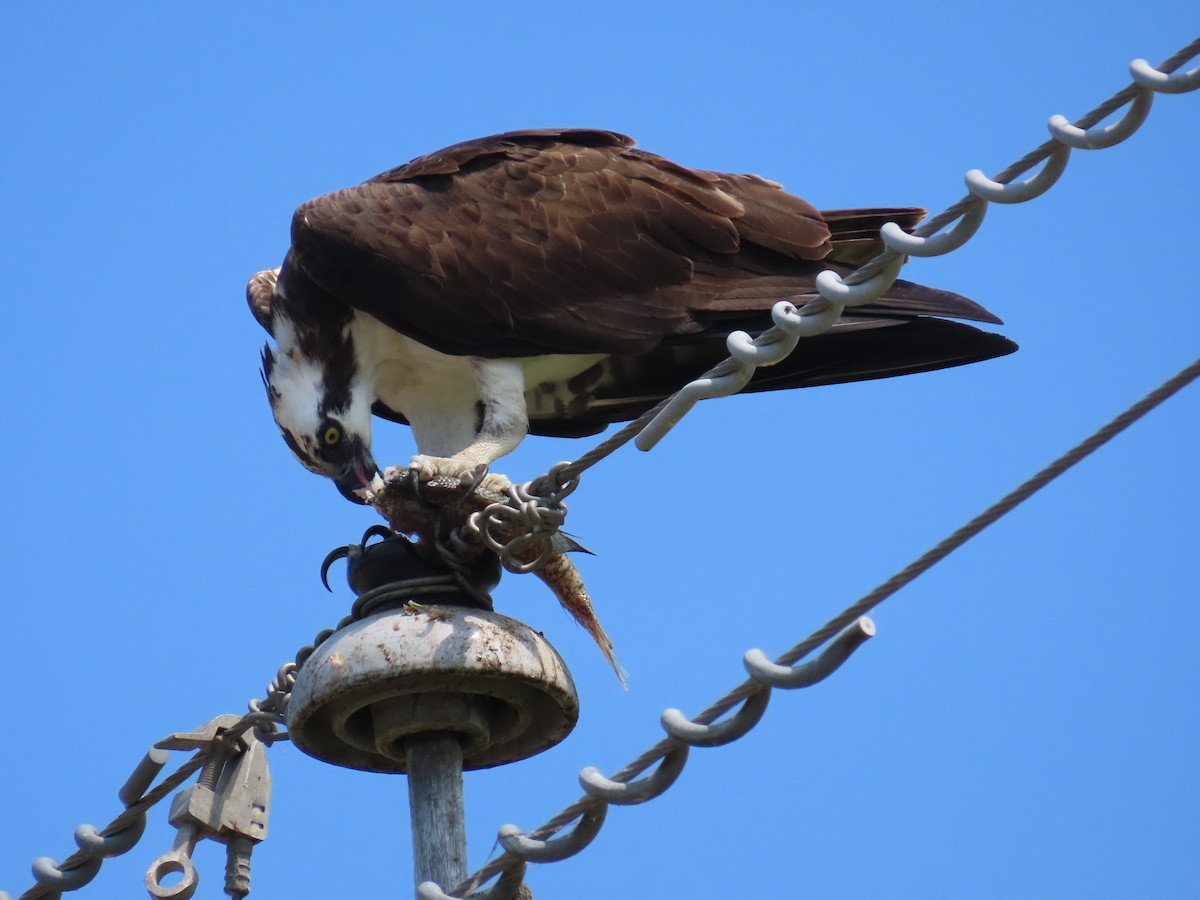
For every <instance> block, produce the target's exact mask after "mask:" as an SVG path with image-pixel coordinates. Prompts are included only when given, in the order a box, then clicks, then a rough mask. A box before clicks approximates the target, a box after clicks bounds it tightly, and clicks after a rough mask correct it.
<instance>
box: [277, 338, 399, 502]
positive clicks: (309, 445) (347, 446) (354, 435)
mask: <svg viewBox="0 0 1200 900" xmlns="http://www.w3.org/2000/svg"><path fill="white" fill-rule="evenodd" d="M262 360H263V366H262V377H263V384H264V385H265V386H266V388H267V399H268V400H269V401H270V403H271V412H272V413H274V415H275V423H276V424H277V425H278V426H279V431H280V433H281V434H282V435H283V440H284V441H285V442H286V443H287V445H288V447H290V448H291V450H292V453H294V454H295V455H296V459H298V460H299V461H300V464H301V465H302V466H304V468H306V469H308V470H309V471H310V472H316V473H317V474H318V475H324V476H325V477H326V478H330V479H332V480H333V483H334V484H335V485H337V489H338V491H340V492H341V494H342V496H343V497H345V498H346V499H347V500H351V501H353V502H355V503H362V502H364V501H363V500H362V499H360V498H359V497H358V496H356V495H355V493H354V492H355V491H357V490H359V489H361V488H364V487H367V486H369V485H370V484H371V480H372V479H373V478H374V476H375V475H376V473H377V472H378V471H379V468H378V466H376V465H375V460H374V458H373V457H372V456H371V404H372V402H373V400H374V397H373V391H372V390H371V387H370V385H369V384H367V383H366V382H365V381H364V380H363V379H361V378H358V377H357V376H356V372H355V371H354V367H353V365H351V366H349V367H346V368H345V370H339V369H338V367H331V366H329V365H328V363H326V364H322V363H321V362H318V361H315V360H312V359H309V358H307V357H305V356H303V355H302V354H301V353H300V351H299V350H291V351H288V352H284V351H272V349H271V346H270V344H268V345H267V346H266V348H265V349H264V350H263V356H262Z"/></svg>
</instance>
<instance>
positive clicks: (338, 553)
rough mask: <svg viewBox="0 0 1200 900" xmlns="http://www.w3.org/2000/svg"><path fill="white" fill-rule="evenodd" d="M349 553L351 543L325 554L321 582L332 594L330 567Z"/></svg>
mask: <svg viewBox="0 0 1200 900" xmlns="http://www.w3.org/2000/svg"><path fill="white" fill-rule="evenodd" d="M373 527H375V528H378V527H381V526H378V525H376V526H373ZM368 533H369V532H368ZM363 540H364V542H365V541H366V538H365V537H364V538H363ZM349 555H350V546H349V545H347V546H345V547H338V548H337V549H336V550H330V551H329V553H328V554H326V556H325V561H324V562H322V563H321V584H323V585H325V590H327V591H329V593H331V594H332V593H333V588H331V587H330V586H329V567H330V566H332V565H333V564H334V563H335V562H337V561H338V560H339V559H345V558H346V557H348V556H349Z"/></svg>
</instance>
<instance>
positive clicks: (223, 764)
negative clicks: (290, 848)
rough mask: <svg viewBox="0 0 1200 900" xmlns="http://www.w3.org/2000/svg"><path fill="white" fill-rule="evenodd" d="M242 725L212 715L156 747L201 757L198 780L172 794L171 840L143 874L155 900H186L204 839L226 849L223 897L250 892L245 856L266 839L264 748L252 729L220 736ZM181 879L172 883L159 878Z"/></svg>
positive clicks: (267, 777)
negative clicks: (195, 752) (194, 752)
mask: <svg viewBox="0 0 1200 900" xmlns="http://www.w3.org/2000/svg"><path fill="white" fill-rule="evenodd" d="M240 722H242V717H239V716H235V715H223V716H217V717H216V718H214V719H212V720H211V721H209V722H207V723H205V724H204V725H202V726H201V727H200V728H198V729H197V730H196V731H192V732H181V733H176V734H173V735H171V736H170V737H169V738H166V739H165V740H163V741H160V742H159V743H158V744H157V746H158V747H160V748H162V749H167V750H201V751H203V752H205V753H206V754H207V759H206V761H205V765H204V768H203V769H202V770H201V773H200V778H199V780H198V782H197V783H196V784H195V785H193V786H191V787H189V788H186V789H185V790H182V791H180V792H179V793H178V794H176V795H175V798H174V800H173V801H172V802H171V812H170V815H169V816H168V821H169V822H170V823H171V824H172V825H174V826H175V827H176V828H177V829H178V831H177V832H176V837H175V842H174V844H173V845H172V847H171V849H170V850H168V851H167V852H166V853H164V854H162V855H161V856H159V857H158V858H157V859H156V860H154V862H153V863H151V864H150V868H149V869H148V870H147V872H146V879H145V884H146V890H147V891H148V892H149V893H150V896H151V897H154V898H156V900H188V898H190V897H191V896H192V895H193V894H195V892H196V888H197V887H198V886H199V881H200V877H199V873H198V872H197V871H196V867H195V865H194V864H193V863H192V853H193V852H194V850H195V848H196V844H197V843H198V842H199V841H201V840H203V839H205V838H208V839H210V840H214V841H217V842H218V843H222V844H225V845H226V866H225V893H226V894H228V895H229V896H230V897H233V898H237V900H242V898H245V897H246V896H247V895H248V894H249V893H250V854H251V851H252V850H253V849H254V845H255V844H257V843H258V842H259V841H261V840H262V839H263V838H265V837H266V835H267V811H268V807H269V805H270V794H271V776H270V772H269V771H268V768H267V757H266V745H265V744H263V743H262V741H260V740H259V739H258V737H257V736H256V735H255V733H254V732H253V730H245V731H243V732H242V733H241V734H240V736H238V738H237V739H236V742H233V741H230V740H229V739H228V737H227V735H226V732H228V731H229V730H230V729H232V728H233V727H234V726H235V725H238V724H239V723H240ZM172 873H178V874H180V875H181V878H180V879H179V880H178V881H177V882H176V883H175V884H172V885H164V884H163V879H164V878H165V877H166V876H167V875H169V874H172Z"/></svg>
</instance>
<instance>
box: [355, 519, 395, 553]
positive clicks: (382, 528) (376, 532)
mask: <svg viewBox="0 0 1200 900" xmlns="http://www.w3.org/2000/svg"><path fill="white" fill-rule="evenodd" d="M395 536H396V532H394V531H392V529H390V528H388V527H387V526H386V525H372V526H371V527H370V528H368V529H367V530H366V531H364V532H363V536H362V544H361V546H362V547H363V548H364V549H365V548H366V546H367V541H369V540H370V539H371V538H373V537H381V538H383V539H384V540H385V541H386V540H388V539H389V538H393V537H395Z"/></svg>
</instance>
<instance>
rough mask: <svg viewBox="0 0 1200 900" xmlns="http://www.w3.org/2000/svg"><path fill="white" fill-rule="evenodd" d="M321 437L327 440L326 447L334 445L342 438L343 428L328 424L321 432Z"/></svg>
mask: <svg viewBox="0 0 1200 900" xmlns="http://www.w3.org/2000/svg"><path fill="white" fill-rule="evenodd" d="M321 439H322V440H323V441H325V446H326V447H333V446H334V445H336V444H338V443H339V442H340V441H341V440H342V429H340V428H338V427H337V426H336V425H329V426H326V428H325V430H324V431H323V432H321Z"/></svg>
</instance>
